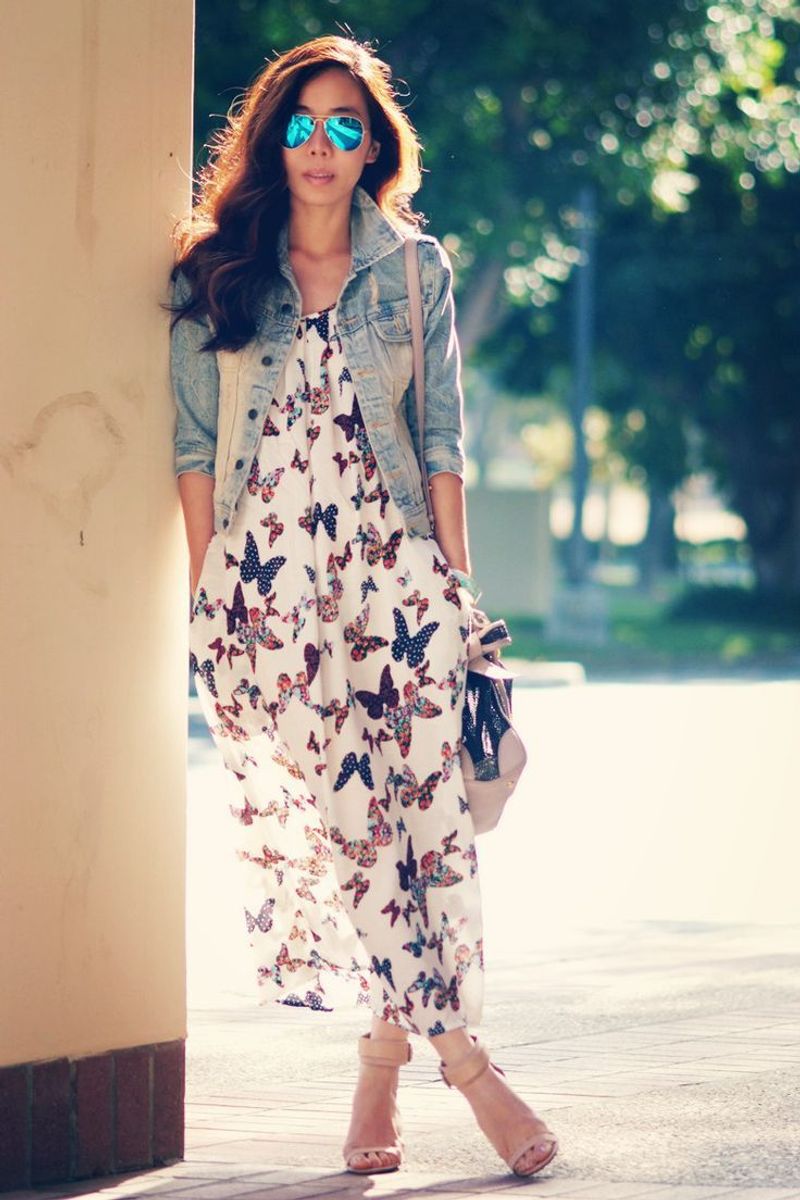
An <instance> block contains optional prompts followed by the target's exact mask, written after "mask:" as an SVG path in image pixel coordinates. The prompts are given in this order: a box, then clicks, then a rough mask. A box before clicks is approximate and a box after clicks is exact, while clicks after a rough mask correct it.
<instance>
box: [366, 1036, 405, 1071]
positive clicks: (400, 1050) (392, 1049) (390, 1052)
mask: <svg viewBox="0 0 800 1200" xmlns="http://www.w3.org/2000/svg"><path fill="white" fill-rule="evenodd" d="M358 1056H359V1058H360V1059H361V1061H362V1062H368V1063H370V1064H371V1065H372V1066H374V1067H401V1066H403V1065H404V1064H405V1063H408V1062H411V1057H412V1050H411V1043H410V1042H409V1040H408V1038H374V1037H372V1035H371V1034H369V1033H364V1034H362V1035H361V1037H360V1038H359V1039H358Z"/></svg>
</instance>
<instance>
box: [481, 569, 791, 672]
mask: <svg viewBox="0 0 800 1200" xmlns="http://www.w3.org/2000/svg"><path fill="white" fill-rule="evenodd" d="M603 590H604V591H605V593H606V596H607V600H608V612H609V638H608V642H607V644H606V645H604V646H589V645H583V644H580V643H579V642H577V641H576V642H570V641H559V642H554V641H553V642H551V641H548V640H546V639H545V637H544V631H543V624H544V623H543V622H542V621H541V620H537V619H534V618H530V617H524V616H515V615H514V614H513V613H504V614H503V615H504V616H505V617H506V620H507V622H508V627H509V631H510V633H511V636H512V638H513V641H512V644H511V646H509V647H508V650H507V655H508V656H509V657H511V656H513V657H514V658H525V659H532V660H534V661H543V662H548V661H549V662H552V661H557V660H570V661H577V662H581V663H582V664H583V665H584V667H585V668H586V670H587V672H592V671H595V672H610V673H617V672H619V673H626V672H636V671H652V670H680V671H684V670H692V669H697V670H705V671H708V670H726V669H732V668H742V667H745V668H750V669H752V668H758V669H764V670H780V671H786V672H790V673H792V674H794V673H796V674H798V675H800V606H798V605H794V606H793V605H792V604H791V603H790V602H786V601H782V600H780V599H777V598H773V599H765V598H762V597H757V596H756V595H755V594H754V593H752V592H750V591H748V590H747V589H745V588H738V587H708V586H706V587H688V586H686V585H685V584H680V583H672V584H665V585H663V586H662V587H661V588H660V589H659V590H658V592H657V593H656V594H654V595H646V594H643V593H642V592H639V591H637V590H636V589H633V588H623V587H606V588H604V589H603ZM492 615H494V614H492Z"/></svg>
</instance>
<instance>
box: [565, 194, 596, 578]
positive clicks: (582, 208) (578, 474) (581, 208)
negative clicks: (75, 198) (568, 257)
mask: <svg viewBox="0 0 800 1200" xmlns="http://www.w3.org/2000/svg"><path fill="white" fill-rule="evenodd" d="M577 208H578V212H579V213H580V226H579V231H578V246H579V247H580V251H581V256H582V262H581V263H580V265H579V266H577V267H576V268H575V276H576V278H575V298H574V304H575V307H574V318H573V341H572V357H573V372H572V380H573V382H572V388H571V393H570V417H571V419H572V430H573V434H574V439H575V458H574V462H573V467H572V498H573V507H574V516H573V518H572V531H571V533H570V535H569V543H568V545H567V578H568V580H569V582H570V584H572V585H573V586H578V585H580V584H582V583H584V582H585V580H586V567H587V562H588V546H587V543H586V537H585V535H584V532H583V506H584V503H585V500H586V492H587V488H588V485H589V461H588V458H587V454H586V440H585V437H584V432H583V418H584V414H585V412H586V409H587V408H588V407H589V406H590V405H591V404H593V403H594V381H593V376H592V366H593V361H592V360H593V352H594V227H595V211H596V201H595V189H594V185H593V184H585V185H584V186H583V187H582V188H581V190H580V192H579V194H578V203H577Z"/></svg>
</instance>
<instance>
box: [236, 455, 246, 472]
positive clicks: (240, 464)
mask: <svg viewBox="0 0 800 1200" xmlns="http://www.w3.org/2000/svg"><path fill="white" fill-rule="evenodd" d="M243 466H244V459H243V458H237V460H236V470H237V471H241V469H242V467H243Z"/></svg>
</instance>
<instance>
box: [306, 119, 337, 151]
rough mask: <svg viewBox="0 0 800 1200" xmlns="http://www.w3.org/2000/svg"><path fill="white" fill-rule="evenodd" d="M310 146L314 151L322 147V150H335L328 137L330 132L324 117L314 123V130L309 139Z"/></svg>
mask: <svg viewBox="0 0 800 1200" xmlns="http://www.w3.org/2000/svg"><path fill="white" fill-rule="evenodd" d="M308 144H309V146H310V147H311V149H312V150H313V149H315V148H316V149H319V147H320V146H322V148H323V149H325V150H331V149H333V143H332V142H331V139H330V138H329V137H328V131H327V130H326V128H325V118H324V117H317V119H316V120H315V121H314V128H313V129H312V130H311V134H310V136H309V138H308Z"/></svg>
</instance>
